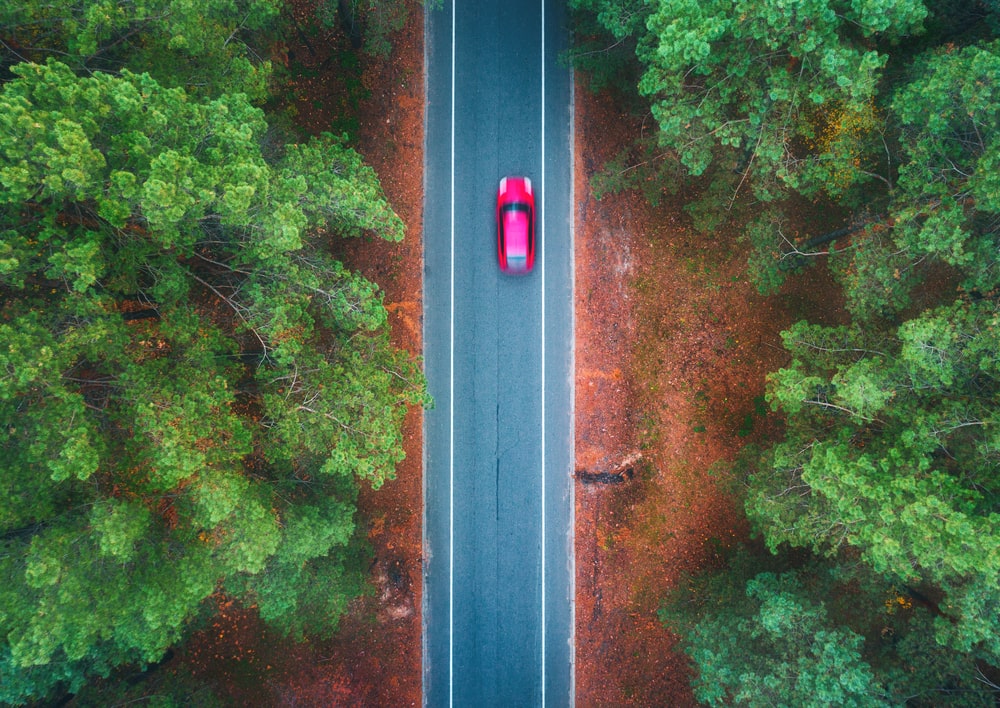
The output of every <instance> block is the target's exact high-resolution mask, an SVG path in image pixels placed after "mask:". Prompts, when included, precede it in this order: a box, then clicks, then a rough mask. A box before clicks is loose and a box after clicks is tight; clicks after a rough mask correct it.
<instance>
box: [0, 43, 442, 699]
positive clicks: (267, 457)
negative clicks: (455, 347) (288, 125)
mask: <svg viewBox="0 0 1000 708" xmlns="http://www.w3.org/2000/svg"><path fill="white" fill-rule="evenodd" d="M14 72H15V74H16V75H17V77H18V78H17V79H15V80H13V81H11V82H9V83H7V84H6V85H5V86H4V87H3V89H2V92H0V126H2V128H0V185H2V189H0V293H2V295H3V297H2V298H0V420H2V421H3V428H2V429H0V431H2V432H0V435H2V437H3V444H2V447H3V450H4V452H5V454H4V459H3V460H2V461H0V544H2V546H3V551H2V552H0V577H2V580H3V582H2V584H0V585H2V586H0V628H2V632H0V634H2V636H3V637H4V641H3V644H2V647H0V674H2V675H3V677H4V680H3V683H2V686H0V701H5V702H11V703H19V702H24V701H27V700H29V699H31V698H39V697H43V696H45V695H47V694H49V693H51V692H52V691H54V690H56V689H57V688H59V687H62V688H63V689H68V690H76V689H77V688H79V687H80V686H81V685H82V683H83V681H84V680H85V678H86V677H87V676H88V675H94V674H96V675H103V676H106V675H108V674H109V673H110V672H111V671H112V670H113V669H114V667H116V666H118V665H121V664H123V663H137V664H140V665H141V664H144V663H152V662H156V661H157V660H158V659H159V658H160V657H161V656H162V655H163V653H164V651H165V650H166V649H167V648H168V647H169V646H171V645H172V644H175V643H176V642H177V641H178V640H180V639H181V638H182V637H183V636H184V635H185V633H186V632H187V630H188V629H189V627H190V626H191V623H192V622H194V621H195V620H196V619H197V617H198V616H199V614H200V613H202V612H204V611H206V602H205V601H206V598H208V597H209V596H211V595H212V594H213V593H216V592H220V591H221V592H226V593H229V594H231V595H234V596H237V597H240V598H242V599H243V600H244V601H245V602H246V603H248V604H250V603H258V604H259V606H260V608H261V613H262V615H263V616H264V617H265V618H266V619H267V620H269V621H270V622H272V623H273V624H275V625H277V626H278V627H280V628H281V629H283V630H284V631H286V632H290V633H295V634H298V635H301V634H303V633H305V632H308V633H311V634H324V633H328V632H329V631H331V628H332V627H334V626H335V625H336V621H337V617H338V615H339V613H340V612H342V611H343V609H344V607H345V606H346V603H347V601H348V600H349V598H350V597H353V596H355V595H356V594H358V593H359V592H361V590H362V588H363V586H364V577H365V572H366V567H365V563H364V562H363V560H362V559H363V557H364V553H365V549H364V546H363V541H362V540H361V539H359V538H358V533H357V532H356V529H355V520H354V508H355V507H354V503H355V499H356V495H357V485H358V483H359V482H361V481H365V482H367V483H370V484H372V485H373V486H378V485H379V484H381V483H382V482H383V481H384V480H385V479H388V478H391V477H392V476H393V475H394V473H395V470H394V467H395V464H396V462H397V461H398V460H400V459H401V457H402V452H401V440H400V430H399V428H400V424H401V421H402V416H403V414H404V413H405V409H406V406H408V405H411V404H419V403H423V402H425V401H426V394H425V392H424V385H423V380H422V376H421V374H420V372H419V369H418V367H417V363H416V362H414V361H412V360H411V359H410V357H409V356H408V355H406V354H405V353H403V352H399V351H396V350H394V349H393V348H392V347H391V345H390V343H389V341H388V337H387V335H386V334H385V331H384V323H385V319H386V314H385V310H384V308H383V307H382V303H381V295H380V293H379V292H378V290H377V288H376V287H375V286H374V285H373V284H371V283H369V282H367V281H365V280H364V279H363V278H361V277H360V276H358V275H356V274H353V273H351V272H349V271H348V270H346V269H345V268H344V267H343V266H342V265H341V264H340V263H338V262H337V261H335V260H334V259H332V258H331V257H330V256H329V255H328V254H326V253H325V252H324V246H325V244H326V242H327V241H328V239H329V238H330V237H331V236H334V237H351V236H357V235H359V234H361V233H376V234H378V235H379V236H382V237H384V238H389V239H398V238H401V237H402V225H401V222H400V221H399V219H398V217H396V216H395V214H394V213H393V212H392V210H391V209H390V207H389V206H388V204H387V203H386V202H385V199H384V197H383V195H382V192H381V189H380V187H379V185H378V181H377V179H376V177H375V175H374V173H373V172H372V171H371V170H370V169H369V168H367V167H365V166H364V165H363V164H362V162H361V160H360V159H359V157H358V156H357V155H356V154H355V153H354V152H353V151H351V150H350V149H349V148H347V147H346V146H345V145H344V144H343V142H342V141H341V140H340V139H337V138H334V137H331V136H324V137H321V138H318V139H314V140H312V141H310V142H308V143H306V144H304V145H289V146H287V147H286V148H285V149H283V150H281V151H279V152H278V154H277V156H276V157H274V158H273V159H270V160H268V159H265V158H264V156H263V153H262V151H261V141H262V139H263V137H264V134H265V131H266V128H267V126H266V123H265V122H264V119H263V115H262V113H261V112H260V111H259V110H258V109H256V108H254V107H253V106H251V105H250V103H249V102H248V100H247V99H246V97H245V96H243V95H240V94H235V95H231V96H223V97H220V98H215V99H205V100H199V99H195V98H193V97H192V96H190V95H189V94H187V93H186V92H185V91H184V90H183V89H180V88H165V87H163V86H161V85H160V84H159V83H158V82H157V81H155V80H154V79H153V78H151V77H150V76H149V75H146V74H133V73H131V72H129V71H127V70H123V71H122V72H121V75H120V76H112V75H110V74H106V73H96V74H94V75H93V76H90V77H86V78H81V77H78V76H76V75H75V74H74V73H73V71H71V70H70V69H69V68H68V67H67V66H65V65H63V64H59V63H55V62H50V63H48V64H46V65H37V64H22V65H19V66H17V67H15V68H14Z"/></svg>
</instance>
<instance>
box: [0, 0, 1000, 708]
mask: <svg viewBox="0 0 1000 708" xmlns="http://www.w3.org/2000/svg"><path fill="white" fill-rule="evenodd" d="M569 4H570V7H571V8H572V10H573V13H574V27H575V34H576V48H575V49H574V50H573V52H571V56H570V57H569V60H570V61H572V62H573V64H574V66H575V67H576V68H577V69H578V70H579V71H581V72H584V73H586V74H587V75H588V76H589V77H590V80H591V82H592V84H593V85H597V86H600V85H602V84H603V85H605V86H608V85H613V86H616V87H618V88H617V90H618V91H620V92H621V100H622V101H623V102H624V104H627V105H629V106H631V107H632V109H633V110H636V111H642V112H647V113H648V114H649V115H650V117H651V119H652V125H653V127H654V129H652V130H647V131H644V132H643V133H642V135H640V136H637V137H636V140H635V142H634V143H633V144H632V145H631V146H630V147H629V149H628V150H626V151H625V152H624V153H622V154H621V155H620V156H619V157H618V158H616V159H614V160H612V161H611V162H610V163H609V164H608V165H607V166H606V169H605V170H604V171H603V173H602V174H601V175H599V176H598V178H597V179H595V180H594V182H593V184H592V188H593V190H594V192H595V193H596V194H598V195H600V194H602V193H610V192H614V191H617V190H623V189H640V190H642V191H643V192H644V193H645V194H646V195H647V197H648V198H649V199H650V200H656V199H658V198H660V197H661V196H662V195H663V194H664V193H669V192H671V191H673V190H675V189H677V188H678V185H682V184H683V185H697V191H698V193H699V198H698V199H697V200H695V201H692V202H691V203H690V204H689V205H688V215H689V217H690V219H691V220H692V222H693V223H694V224H695V225H696V226H697V227H698V228H699V229H700V230H702V231H703V232H704V233H706V234H711V233H713V230H714V229H716V228H717V227H719V225H720V224H721V223H723V221H726V222H731V223H736V224H737V225H738V230H739V232H740V233H741V234H742V237H741V238H744V239H746V240H747V241H748V242H749V243H751V244H752V255H751V257H750V259H749V262H748V265H747V267H748V272H749V273H750V275H751V276H752V277H753V279H754V281H755V283H756V285H757V287H758V289H759V290H760V292H762V293H773V292H776V291H777V290H778V289H779V288H780V287H781V286H782V283H784V282H785V281H786V280H788V279H802V280H805V281H807V282H808V279H809V278H810V274H811V273H812V272H813V271H814V269H815V268H819V267H824V268H830V269H832V270H833V272H834V273H835V275H836V279H837V283H838V287H839V288H840V289H841V290H842V293H843V296H844V299H845V302H846V303H847V312H846V315H847V318H846V321H845V323H844V324H842V325H839V326H829V325H825V326H824V325H819V324H816V323H810V322H808V321H800V322H798V323H797V324H795V325H794V326H792V327H791V328H789V329H788V330H787V331H786V332H785V333H784V335H783V342H784V346H785V348H786V350H787V353H788V357H789V359H788V360H789V364H788V365H787V366H785V367H784V368H781V369H780V370H777V371H774V372H772V373H771V374H770V376H769V377H768V384H767V402H768V403H769V405H770V407H771V409H772V410H773V412H774V413H775V414H776V415H779V416H781V419H782V420H783V434H782V435H781V436H780V438H779V439H774V440H770V441H768V442H767V443H766V444H761V445H748V446H747V447H745V448H744V449H743V451H742V452H741V454H740V456H739V458H738V459H737V460H736V461H735V462H734V463H733V465H732V467H733V470H734V473H735V474H737V475H738V476H739V478H740V480H741V482H742V484H740V485H739V488H738V489H737V490H736V491H735V492H734V494H736V495H738V497H739V502H740V504H741V506H742V507H743V508H744V509H745V512H746V515H747V517H748V518H749V520H750V523H751V526H752V529H753V532H754V538H753V540H752V542H751V543H748V544H744V545H741V546H740V547H738V548H736V549H733V550H731V551H730V552H729V553H728V554H727V557H726V559H725V562H724V563H723V564H721V565H720V566H719V567H718V568H714V569H712V570H711V571H709V572H705V573H702V574H699V575H692V576H691V577H689V578H687V579H686V581H685V582H684V583H683V584H682V585H681V586H679V587H678V588H676V589H675V590H674V591H672V592H671V593H670V594H668V595H667V596H665V597H664V598H663V600H662V609H661V611H660V614H659V619H660V621H661V622H662V623H663V624H664V625H666V626H667V627H669V628H670V629H671V630H672V631H674V632H676V633H677V634H678V635H679V637H680V639H681V643H682V646H683V648H684V651H685V652H686V653H687V655H688V656H689V658H690V660H691V662H692V664H693V666H694V667H695V672H694V674H693V675H694V678H693V684H694V690H695V696H696V697H697V699H698V700H699V701H702V702H704V703H706V704H709V705H760V706H775V705H794V706H804V705H845V706H847V705H910V706H939V705H961V706H965V705H967V706H992V705H995V701H996V698H997V693H998V691H1000V668H998V667H1000V531H998V529H1000V523H998V522H1000V501H998V491H1000V489H998V487H1000V477H998V471H1000V429H998V425H1000V413H998V404H1000V303H998V296H1000V250H998V249H1000V134H998V127H1000V3H998V1H997V0H940V1H939V2H934V3H931V2H921V1H920V0H853V1H848V0H798V1H795V2H792V1H789V0H755V1H754V2H749V1H748V0H736V1H735V2H723V1H722V0H700V1H695V0H570V3H569ZM356 6H357V7H360V8H361V10H359V12H360V16H359V17H357V18H352V20H351V22H349V23H348V25H347V26H348V30H347V31H348V32H349V33H350V34H351V39H352V40H354V41H356V43H357V44H358V45H359V50H360V51H365V52H372V53H385V52H387V51H389V45H388V39H387V37H388V36H389V33H391V31H392V30H393V29H395V28H398V27H399V23H400V17H401V14H400V8H399V3H397V2H394V1H393V0H380V1H376V0H372V1H371V2H366V3H360V4H358V5H356ZM320 8H321V10H323V11H324V12H323V13H321V14H322V15H323V17H324V18H325V19H324V21H326V22H328V23H339V22H342V21H343V18H342V17H340V16H338V14H337V3H334V2H332V1H328V2H326V3H325V4H324V3H320ZM354 20H358V21H359V24H354ZM359 27H364V30H365V31H364V33H363V35H362V33H361V32H360V31H359V30H358V28H359ZM297 31H300V28H297V27H295V26H294V20H293V19H292V17H291V16H290V15H289V12H288V7H287V5H286V3H284V2H283V1H282V0H202V2H200V3H197V4H191V3H182V2H178V1H177V0H133V1H132V2H112V1H111V0H50V1H48V2H41V1H40V0H20V1H19V2H16V3H6V4H2V5H0V425H2V433H0V434H2V440H3V446H2V450H3V456H2V460H0V543H2V546H0V548H2V552H0V579H2V583H0V630H2V631H0V634H2V637H3V640H2V643H0V676H2V677H3V680H2V681H0V703H4V704H11V705H21V704H29V703H46V702H57V701H60V700H64V699H65V698H66V697H67V696H71V695H72V696H75V698H76V702H77V704H79V705H107V704H111V703H113V702H115V701H123V700H128V699H130V697H133V696H134V695H135V691H136V690H137V689H136V687H135V685H134V681H133V680H132V678H133V677H134V675H135V672H136V671H137V670H140V671H141V670H142V669H144V668H155V667H156V666H157V665H158V664H159V663H160V662H162V661H164V660H165V659H166V658H167V657H169V655H170V652H171V650H172V649H173V648H175V647H177V646H179V645H181V644H182V643H183V642H184V641H185V640H186V639H187V638H188V637H190V636H191V634H192V632H194V631H195V630H196V629H197V628H199V627H203V626H204V625H205V623H206V622H207V621H208V620H209V618H210V617H211V614H212V613H213V612H214V611H215V608H216V606H217V605H216V604H215V603H214V601H213V600H214V599H216V598H219V597H225V598H228V599H230V600H231V601H233V602H236V603H238V604H240V605H243V606H247V607H250V606H252V607H255V608H257V611H258V612H259V615H260V617H261V618H262V620H263V621H264V622H266V623H267V624H268V626H269V627H271V628H273V629H274V631H275V632H277V633H279V634H282V635H286V636H289V637H291V638H304V637H325V636H329V635H331V634H332V633H334V632H335V631H336V630H337V624H338V618H339V617H341V616H342V614H343V613H344V611H345V608H346V607H347V606H348V604H349V603H350V601H351V600H352V598H355V597H357V596H358V595H360V594H362V593H364V592H366V582H367V580H366V572H367V568H368V567H369V563H370V557H371V551H370V549H369V548H368V542H367V540H366V538H365V536H364V534H363V533H361V530H360V524H359V519H358V517H357V510H356V501H357V497H358V493H359V489H360V488H361V486H362V485H367V486H369V487H373V488H377V487H379V486H380V485H381V484H383V483H384V482H386V481H387V480H389V479H391V478H392V476H393V474H394V469H395V465H396V464H397V462H398V461H399V460H400V456H401V454H402V453H401V432H400V427H401V424H402V418H403V416H404V413H405V411H406V409H407V407H409V406H413V405H427V404H429V399H428V396H427V392H426V387H425V384H424V381H423V377H422V374H421V371H420V365H419V362H418V361H414V360H412V358H411V357H409V356H408V355H407V354H406V353H405V352H403V351H401V350H399V349H397V348H395V347H394V346H393V345H392V344H391V343H390V341H389V337H388V333H387V329H386V310H385V308H384V306H383V303H382V295H381V293H380V291H379V289H378V287H377V286H375V285H374V284H373V283H372V282H370V281H368V280H366V279H365V278H364V277H362V276H360V275H358V274H357V273H355V272H352V271H351V270H350V269H348V268H347V267H345V266H344V264H343V263H341V262H340V261H338V260H337V258H336V257H335V256H334V255H332V254H333V253H334V252H335V250H336V249H334V248H332V245H333V244H336V243H338V242H340V241H341V240H343V239H357V238H358V237H362V236H364V237H371V236H374V237H376V238H382V239H387V240H398V239H400V238H402V236H403V226H402V222H401V221H400V219H399V218H398V217H397V215H396V214H395V213H394V212H393V209H392V208H391V206H390V205H389V204H388V202H387V200H386V198H385V196H384V193H383V191H382V188H381V186H380V184H379V180H378V178H377V176H376V175H375V173H374V172H373V171H372V170H371V169H370V168H369V167H368V166H366V165H365V164H364V161H363V160H362V159H361V157H360V156H359V154H358V153H357V152H356V151H355V150H354V149H353V148H352V145H351V139H350V136H349V135H346V134H343V133H342V132H341V131H331V132H328V133H324V134H322V135H318V136H310V135H307V134H306V133H305V132H303V131H301V130H300V129H298V128H297V127H296V125H295V122H294V120H292V119H291V118H290V117H289V115H288V111H287V109H286V107H285V106H284V105H283V103H282V99H281V96H282V85H283V82H284V81H285V80H286V74H285V72H287V71H288V68H287V67H286V66H283V65H282V64H281V63H280V62H276V61H274V57H273V56H272V50H273V47H274V46H275V44H276V43H278V42H279V39H278V38H279V37H281V36H282V35H283V34H287V33H294V32H297ZM802 204H806V205H808V209H809V212H808V213H813V214H825V215H830V214H833V215H836V216H837V217H838V218H839V219H840V220H841V222H842V226H841V227H840V228H835V229H834V228H831V227H830V226H829V222H830V219H829V218H824V219H817V222H816V228H815V229H812V230H811V232H810V234H811V237H803V236H801V235H800V234H799V231H798V230H797V229H793V215H792V214H793V212H795V213H801V211H802V209H801V208H800V207H801V205H802ZM718 247H719V248H726V247H727V244H726V243H724V242H720V243H719V244H718ZM748 646H752V647H754V651H753V652H747V651H746V647H748ZM161 678H163V677H161ZM157 689H158V697H157V700H159V701H160V704H161V705H174V704H178V705H180V704H184V703H185V702H190V699H191V696H192V695H197V696H198V700H199V702H200V703H201V704H202V705H211V704H212V703H214V702H221V699H219V697H216V696H214V695H213V694H212V692H211V689H210V688H206V687H205V686H204V685H202V684H200V683H199V681H198V680H197V679H196V678H195V677H192V676H190V675H186V674H184V673H183V672H181V673H174V674H171V675H170V676H169V677H167V678H163V680H161V682H160V683H159V684H158V685H157Z"/></svg>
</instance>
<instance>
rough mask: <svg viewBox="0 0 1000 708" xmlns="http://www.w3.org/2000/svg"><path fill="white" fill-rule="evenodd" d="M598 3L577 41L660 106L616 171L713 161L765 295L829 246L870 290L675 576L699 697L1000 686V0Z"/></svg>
mask: <svg viewBox="0 0 1000 708" xmlns="http://www.w3.org/2000/svg"><path fill="white" fill-rule="evenodd" d="M570 6H571V8H572V10H573V12H574V16H575V27H576V38H575V39H576V44H575V47H574V49H573V50H572V52H570V56H569V60H570V61H572V63H573V65H574V66H575V67H576V68H577V69H578V70H579V71H581V72H583V73H585V74H586V75H587V77H588V79H589V81H590V84H591V85H592V86H596V87H598V88H601V87H613V90H614V91H616V92H617V93H618V101H619V102H620V104H621V105H623V106H628V107H629V109H630V110H631V111H633V112H637V113H640V114H642V115H644V116H648V118H649V120H648V121H647V122H646V125H647V126H649V127H648V128H647V129H646V130H644V131H643V132H642V133H641V135H637V136H636V137H635V139H634V140H633V142H632V143H631V144H630V145H629V146H628V147H627V149H625V150H624V151H623V152H622V153H621V154H620V155H618V157H616V158H614V159H612V160H610V161H609V162H608V164H606V165H605V167H604V169H603V170H602V171H601V172H600V173H599V174H598V175H597V176H596V177H595V178H594V179H593V180H592V183H591V188H592V190H593V191H594V193H595V194H596V195H598V196H600V195H602V194H608V193H613V192H617V191H621V190H628V189H638V190H641V191H642V193H644V194H645V195H646V197H647V199H649V200H652V201H656V200H658V199H661V198H663V196H664V195H666V194H672V193H674V192H675V191H676V190H677V189H678V188H679V187H680V186H685V187H687V188H689V189H690V188H691V187H692V186H694V187H695V189H694V190H693V191H695V192H696V193H697V195H698V196H697V198H696V199H694V200H692V201H690V202H689V203H688V205H687V207H686V209H687V212H688V218H689V219H691V221H692V223H693V224H694V225H695V226H696V228H697V229H699V230H700V231H701V232H702V233H703V234H706V235H711V234H713V233H714V232H715V230H716V229H717V228H719V227H720V225H722V224H723V223H727V224H730V225H732V224H735V231H737V232H738V233H739V234H740V238H741V239H742V240H743V241H744V242H747V243H749V244H750V246H751V248H750V253H751V255H750V257H749V260H748V263H747V272H748V273H749V275H750V277H751V278H752V279H753V281H754V283H755V284H756V287H757V289H758V290H759V292H760V293H762V294H769V293H775V292H777V291H778V290H779V289H780V288H781V287H782V284H783V283H784V282H786V281H788V280H789V279H801V280H805V281H808V280H809V279H810V278H811V273H813V272H814V269H815V268H819V267H822V268H829V269H830V270H831V271H832V272H833V274H834V276H835V279H836V284H837V285H836V286H837V287H838V288H839V289H840V290H841V292H842V294H843V298H844V301H845V303H846V312H845V321H844V323H843V324H840V325H837V326H831V325H829V324H827V325H820V324H816V323H811V322H809V321H805V320H802V321H799V322H797V323H796V324H794V325H793V326H791V327H790V328H788V329H787V330H786V331H784V332H783V334H782V341H783V344H784V348H785V350H786V351H787V356H788V362H789V363H788V364H787V365H786V366H784V367H782V368H780V369H779V370H776V371H772V372H771V373H770V374H769V375H768V377H767V389H766V402H767V403H768V404H769V407H770V409H771V411H773V413H774V414H776V415H778V416H780V419H781V421H782V432H781V434H780V435H779V436H776V437H773V439H769V440H767V441H765V442H764V443H762V444H756V445H747V446H745V447H744V448H743V449H742V451H741V452H740V454H739V456H738V458H737V459H736V461H735V462H733V463H732V464H731V465H730V467H731V471H732V473H733V475H734V477H736V478H737V479H738V480H739V483H738V484H737V485H735V486H736V489H735V490H734V491H733V492H732V493H733V494H734V495H735V496H736V497H737V498H738V503H739V505H740V506H741V507H742V508H744V509H745V513H746V516H747V518H748V519H749V524H750V528H751V530H752V538H751V539H750V542H748V543H743V544H739V545H738V546H737V547H734V548H732V549H730V550H729V551H728V552H727V553H726V554H725V558H724V560H723V561H722V562H721V563H720V564H719V566H718V567H716V568H713V569H709V570H706V571H705V572H702V573H698V574H692V575H689V576H688V577H686V579H685V580H684V582H682V583H681V584H680V585H679V586H678V587H676V588H675V589H673V590H671V591H670V592H668V593H667V594H666V596H665V597H663V598H662V602H661V605H660V607H661V609H660V611H659V620H660V621H661V622H662V623H663V624H664V625H665V626H666V627H667V628H669V629H670V630H672V631H673V632H675V633H676V634H677V635H678V636H679V638H680V645H681V647H682V648H683V651H684V652H685V653H686V654H687V656H688V657H689V659H690V661H691V663H692V665H693V667H694V671H693V674H692V675H693V679H692V682H693V689H694V695H695V697H696V699H697V700H698V701H700V702H702V703H704V704H708V705H718V706H723V705H752V706H779V705H787V706H807V705H815V706H827V705H838V706H849V705H858V706H860V705H909V706H940V705H949V706H953V705H954V706H959V705H960V706H992V705H995V701H996V699H997V694H998V692H1000V669H998V667H1000V535H998V531H997V529H998V522H1000V497H998V492H1000V475H998V472H1000V430H998V426H1000V407H998V404H1000V303H998V296H1000V172H998V167H1000V133H998V128H1000V39H998V38H1000V4H998V3H997V2H996V0H946V1H943V2H934V3H931V2H927V3H925V2H921V0H850V1H847V0H802V1H801V2H786V1H785V0H755V1H753V2H750V1H748V0H736V1H735V2H728V1H725V2H723V1H721V0H697V1H695V0H570ZM803 213H805V214H808V215H811V216H812V218H813V220H814V223H811V224H810V223H807V224H806V225H805V229H804V230H803V229H802V228H801V226H802V225H801V224H798V223H795V221H794V220H795V219H799V218H800V215H801V214H803ZM831 215H832V217H835V218H832V217H831ZM833 221H839V226H837V227H831V226H830V223H831V222H833ZM734 245H735V244H732V243H729V244H727V243H726V242H724V241H723V240H721V239H719V240H718V241H717V243H716V247H717V248H720V249H726V248H732V247H733V246H734ZM748 647H753V649H752V650H749V651H748V649H747V648H748Z"/></svg>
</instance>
